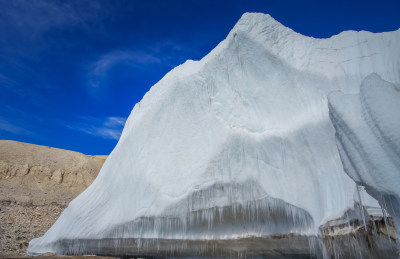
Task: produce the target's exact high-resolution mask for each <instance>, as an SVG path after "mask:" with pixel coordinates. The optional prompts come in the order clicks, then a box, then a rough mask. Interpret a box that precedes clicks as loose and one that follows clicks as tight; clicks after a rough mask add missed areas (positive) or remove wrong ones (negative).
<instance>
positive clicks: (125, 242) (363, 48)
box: [27, 13, 400, 258]
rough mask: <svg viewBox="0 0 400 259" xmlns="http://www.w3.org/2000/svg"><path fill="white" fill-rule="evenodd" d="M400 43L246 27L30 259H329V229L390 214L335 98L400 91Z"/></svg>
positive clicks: (159, 93)
mask: <svg viewBox="0 0 400 259" xmlns="http://www.w3.org/2000/svg"><path fill="white" fill-rule="evenodd" d="M399 43H400V30H397V31H393V32H384V33H371V32H366V31H360V32H356V31H345V32H342V33H340V34H338V35H335V36H332V37H331V38H327V39H315V38H312V37H307V36H303V35H301V34H299V33H296V32H294V31H293V30H291V29H289V28H287V27H285V26H284V25H282V24H281V23H279V22H277V21H276V20H275V19H273V18H272V17H271V16H270V15H267V14H261V13H245V14H244V15H243V16H242V17H241V19H240V20H239V21H238V22H237V24H236V25H235V26H234V28H233V29H232V30H231V31H230V33H229V34H228V36H227V38H226V39H225V40H223V41H222V42H221V43H220V44H219V45H218V46H217V47H216V48H215V49H214V50H212V51H211V52H210V53H209V54H208V55H207V56H205V57H204V58H202V59H201V60H200V61H190V60H189V61H187V62H185V63H184V64H182V65H180V66H178V67H176V68H174V69H173V70H172V71H170V72H169V73H168V74H167V75H165V76H164V78H162V79H161V80H160V81H159V82H158V83H157V84H155V85H154V86H153V87H152V88H151V89H150V90H149V92H148V93H146V95H145V96H144V97H143V99H142V100H141V101H140V102H139V103H137V104H136V105H135V106H134V108H133V110H132V112H131V114H130V116H129V118H128V119H127V122H126V124H125V127H124V129H123V132H122V135H121V138H120V140H119V141H118V144H117V145H116V147H115V149H114V150H113V151H112V153H111V154H110V156H109V157H108V159H107V160H106V162H105V164H104V166H103V168H102V169H101V171H100V173H99V175H98V177H97V178H96V179H95V181H94V182H93V184H92V185H90V186H89V187H88V189H86V190H85V191H84V192H83V193H82V194H81V195H79V196H78V197H77V198H76V199H74V200H73V201H72V202H71V203H70V204H69V206H68V207H67V208H66V209H65V211H64V212H63V213H62V215H61V216H60V218H59V219H58V220H57V221H56V223H55V224H54V225H53V226H52V227H51V228H50V229H49V230H48V231H47V232H46V233H45V235H44V236H42V237H40V238H37V239H34V240H32V241H31V242H30V244H29V247H28V250H27V253H28V254H29V255H37V254H42V253H45V252H53V253H57V254H108V255H132V256H152V257H179V256H182V257H186V258H188V257H200V256H202V257H227V256H229V257H249V258H250V257H261V256H266V257H268V258H282V257H284V258H310V257H327V258H329V256H330V255H329V254H330V253H331V252H332V251H330V249H329V247H333V249H334V250H335V249H336V248H335V247H336V246H335V244H333V245H332V244H331V243H329V244H331V245H324V242H323V240H322V239H323V238H322V237H321V236H322V233H323V230H322V229H323V227H324V226H331V225H330V224H331V223H332V222H341V223H343V222H345V224H347V223H349V222H356V221H357V220H358V221H360V222H361V221H366V218H368V217H370V216H371V217H372V216H373V215H378V216H379V215H381V214H382V213H381V210H380V205H379V204H378V202H377V201H376V199H374V198H372V197H371V196H370V195H369V194H368V193H371V192H369V189H368V187H367V192H365V191H364V190H363V189H360V188H358V185H359V184H360V183H359V182H357V183H356V182H355V181H354V180H353V179H352V178H353V177H352V175H350V177H349V176H348V175H347V174H346V172H345V170H344V168H343V164H342V160H341V156H340V154H341V153H340V154H339V151H338V148H337V146H336V138H335V127H334V125H333V123H332V121H331V119H330V116H329V114H330V113H329V109H328V95H329V94H330V93H332V92H335V91H340V92H342V93H343V94H350V95H351V94H357V93H358V92H359V91H360V85H361V83H362V82H363V80H364V78H366V77H367V76H369V75H370V74H372V73H376V74H378V75H379V76H380V77H381V78H382V79H383V80H386V81H388V82H391V83H392V84H395V85H399V84H400V73H399V72H400V48H399ZM344 167H345V169H347V167H346V164H344ZM397 168H398V167H397ZM383 188H385V187H383ZM372 196H373V197H375V198H376V195H374V194H372ZM360 197H364V198H363V199H361V198H360ZM378 200H379V199H378ZM377 211H378V212H377ZM360 215H361V216H360ZM346 222H347V223H346ZM341 223H340V224H341ZM338 224H339V223H338ZM366 224H367V223H365V224H364V225H366ZM396 224H397V223H396ZM349 231H350V232H351V229H350V230H349ZM359 239H361V238H359ZM364 239H365V238H364ZM343 240H344V239H343ZM343 240H342V239H341V241H338V242H339V243H340V242H343V243H345V242H346V241H343ZM385 240H386V241H385ZM357 242H358V241H357ZM359 244H361V243H357V244H352V246H351V247H356V246H359ZM374 244H376V245H377V246H378V247H379V248H380V249H382V251H385V253H384V254H385V255H387V256H388V257H387V258H393V257H391V256H392V255H393V253H394V254H395V253H396V251H393V249H395V250H396V245H395V246H394V248H393V245H392V243H390V242H389V241H387V239H386V237H385V238H383V239H381V238H380V237H377V239H376V242H375V243H374ZM327 247H328V248H327ZM364 248H365V247H363V246H362V245H361V246H360V248H359V249H356V248H354V249H353V248H352V249H353V250H356V251H355V253H356V256H357V257H362V256H364V258H366V257H365V256H366V255H367V256H368V249H364ZM364 250H365V251H364ZM335 251H336V250H335ZM335 251H333V252H334V253H335V255H338V254H337V253H336V252H335ZM387 251H388V252H387ZM386 252H387V253H386ZM343 253H346V252H343ZM366 253H367V254H366ZM339 254H340V253H339ZM356 256H354V255H349V256H348V258H356ZM382 258H384V256H383V257H382Z"/></svg>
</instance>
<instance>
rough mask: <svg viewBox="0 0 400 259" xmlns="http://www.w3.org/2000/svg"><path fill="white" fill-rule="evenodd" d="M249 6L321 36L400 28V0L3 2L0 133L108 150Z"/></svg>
mask: <svg viewBox="0 0 400 259" xmlns="http://www.w3.org/2000/svg"><path fill="white" fill-rule="evenodd" d="M244 12H263V13H269V14H270V15H272V17H274V18H275V19H277V20H278V21H280V22H281V23H283V24H284V25H286V26H288V27H290V28H292V29H293V30H295V31H297V32H299V33H302V34H305V35H308V36H313V37H330V36H331V35H334V34H337V33H339V32H341V31H343V30H368V31H373V32H381V31H391V30H397V29H398V28H400V1H399V0H396V1H385V0H381V1H368V0H364V1H358V0H357V1H352V0H347V1H341V0H336V1H324V0H319V1H283V0H281V1H274V0H265V1H252V0H243V1H234V0H232V1H222V0H212V1H207V0H196V1H192V0H182V1H179V0H176V1H174V0H170V1H168V0H164V1H152V0H143V1H140V0H135V1H134V0H127V1H123V0H112V1H111V0H110V1H106V0H104V1H103V0H76V1H64V0H62V1H55V0H52V1H46V0H0V139H11V140H17V141H23V142H28V143H34V144H40V145H46V146H52V147H58V148H63V149H69V150H74V151H79V152H83V153H86V154H108V153H110V152H111V150H112V149H113V148H114V146H115V145H116V143H117V140H118V137H119V134H120V132H121V130H122V127H123V124H124V121H125V119H126V118H127V117H128V115H129V113H130V111H131V110H132V108H133V106H134V105H135V103H137V102H138V101H140V100H141V98H142V97H143V95H144V94H145V93H146V92H147V91H148V90H149V89H150V87H151V86H152V85H153V84H155V83H156V82H157V81H159V80H160V79H161V78H162V77H163V76H164V75H165V74H166V73H167V72H168V71H169V70H171V69H172V68H173V67H175V66H177V65H179V64H181V63H183V62H184V61H185V60H187V59H193V60H198V59H200V58H202V57H203V56H204V55H206V54H207V53H208V52H209V51H211V50H212V49H213V48H214V47H215V46H216V45H217V44H218V43H219V42H220V41H222V40H223V39H224V38H225V37H226V35H227V34H228V32H229V31H230V29H231V28H232V27H233V26H234V24H235V23H236V21H237V20H238V19H239V18H240V16H241V15H242V14H243V13H244ZM399 47H400V46H399Z"/></svg>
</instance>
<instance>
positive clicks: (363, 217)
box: [357, 185, 368, 231]
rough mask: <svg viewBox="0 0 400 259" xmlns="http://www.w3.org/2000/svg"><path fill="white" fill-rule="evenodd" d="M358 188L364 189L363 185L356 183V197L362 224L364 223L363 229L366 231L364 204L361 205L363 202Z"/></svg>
mask: <svg viewBox="0 0 400 259" xmlns="http://www.w3.org/2000/svg"><path fill="white" fill-rule="evenodd" d="M360 190H364V189H363V186H361V185H357V194H358V199H359V201H360V210H361V216H362V220H363V224H364V229H365V231H368V230H367V223H366V220H365V213H364V205H363V204H364V203H363V200H362V199H361V194H360Z"/></svg>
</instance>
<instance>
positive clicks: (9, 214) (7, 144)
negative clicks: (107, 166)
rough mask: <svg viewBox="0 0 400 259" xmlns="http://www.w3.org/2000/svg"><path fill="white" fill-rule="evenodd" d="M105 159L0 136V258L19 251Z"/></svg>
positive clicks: (52, 219) (87, 182)
mask: <svg viewBox="0 0 400 259" xmlns="http://www.w3.org/2000/svg"><path fill="white" fill-rule="evenodd" d="M106 158H107V156H88V155H84V154H82V153H78V152H73V151H68V150H63V149H58V148H51V147H46V146H39V145H33V144H27V143H21V142H16V141H9V140H0V257H1V256H11V255H14V256H15V255H22V254H24V253H25V250H26V247H27V245H28V242H29V241H30V240H31V239H32V238H36V237H39V236H42V235H43V234H44V233H45V232H46V231H47V229H49V228H50V226H51V225H52V224H53V223H54V222H55V221H56V220H57V218H58V216H59V215H60V214H61V212H62V211H63V210H64V208H65V207H66V206H67V205H68V203H69V202H70V201H71V200H72V199H73V198H75V197H76V196H77V195H78V194H80V193H81V192H82V191H83V190H85V189H86V188H87V187H88V186H89V185H90V184H91V183H92V182H93V180H94V179H95V178H96V176H97V174H98V172H99V171H100V169H101V167H102V165H103V163H104V161H105V160H106Z"/></svg>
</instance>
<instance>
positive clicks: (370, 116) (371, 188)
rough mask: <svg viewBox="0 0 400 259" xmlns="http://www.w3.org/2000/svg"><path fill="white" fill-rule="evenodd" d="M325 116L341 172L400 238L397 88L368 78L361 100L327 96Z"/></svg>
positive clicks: (399, 109)
mask: <svg viewBox="0 0 400 259" xmlns="http://www.w3.org/2000/svg"><path fill="white" fill-rule="evenodd" d="M329 111H330V117H331V120H332V122H333V125H334V127H335V129H336V139H337V146H338V149H339V153H340V157H341V159H342V162H343V166H344V169H345V172H346V173H347V174H348V175H349V176H350V177H351V178H352V179H353V180H354V181H355V182H357V183H358V184H360V185H364V186H365V187H366V190H367V192H368V193H369V194H371V195H372V196H373V197H375V198H376V199H377V200H378V201H379V203H380V204H381V206H382V207H383V208H385V209H386V210H387V211H388V212H389V214H390V215H391V216H392V217H393V220H394V223H395V227H396V232H397V236H398V237H400V87H399V85H397V86H396V85H394V84H391V83H389V82H387V81H385V80H383V79H382V78H381V77H380V76H379V75H377V74H371V75H369V76H368V77H366V78H365V79H364V81H363V82H362V84H361V89H360V93H359V94H355V95H346V94H343V93H340V92H334V93H332V94H330V95H329ZM398 242H399V238H398ZM399 244H400V243H399Z"/></svg>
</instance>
